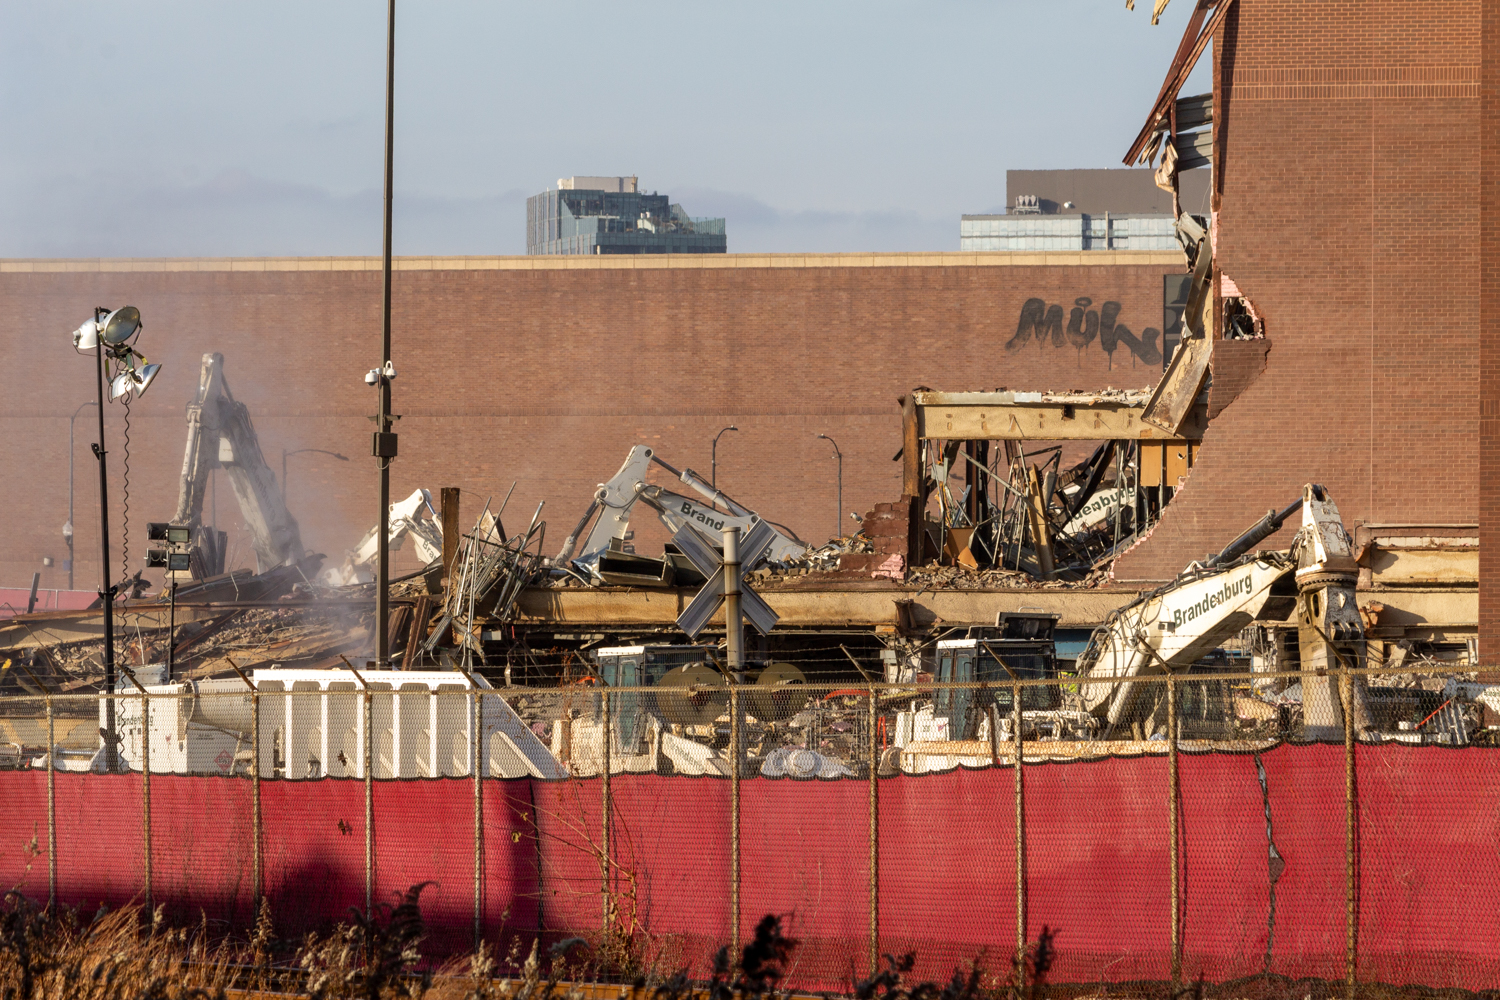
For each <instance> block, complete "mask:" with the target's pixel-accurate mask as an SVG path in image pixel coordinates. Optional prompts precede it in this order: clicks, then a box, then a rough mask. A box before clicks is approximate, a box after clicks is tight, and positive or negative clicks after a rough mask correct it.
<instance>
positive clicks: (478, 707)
mask: <svg viewBox="0 0 1500 1000" xmlns="http://www.w3.org/2000/svg"><path fill="white" fill-rule="evenodd" d="M472 690H473V692H474V950H475V951H476V952H477V951H478V950H479V943H480V942H481V941H483V940H484V779H483V775H484V695H483V693H482V692H481V690H480V689H479V688H478V687H473V688H472Z"/></svg>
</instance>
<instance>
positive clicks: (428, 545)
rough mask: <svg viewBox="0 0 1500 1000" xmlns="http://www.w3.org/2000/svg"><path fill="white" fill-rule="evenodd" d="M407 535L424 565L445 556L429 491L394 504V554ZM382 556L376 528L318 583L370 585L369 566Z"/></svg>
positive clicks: (391, 535) (378, 528)
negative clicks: (413, 540)
mask: <svg viewBox="0 0 1500 1000" xmlns="http://www.w3.org/2000/svg"><path fill="white" fill-rule="evenodd" d="M407 535H410V536H411V537H412V538H413V539H415V540H416V549H417V558H418V559H420V560H421V561H422V562H423V563H424V564H425V563H430V562H432V561H433V560H434V559H436V558H437V557H438V556H440V555H442V554H443V523H442V521H441V520H440V519H439V518H438V515H437V509H436V508H435V507H433V505H432V494H431V493H429V492H428V491H427V490H422V489H419V490H415V491H413V492H412V495H411V496H409V497H407V498H406V499H405V500H398V501H397V502H396V503H393V504H391V516H390V535H389V538H390V544H391V551H392V552H395V551H398V550H399V549H400V548H401V543H402V542H404V541H405V540H406V536H407ZM379 554H380V525H378V524H377V525H375V526H374V527H372V528H371V529H370V530H369V531H367V532H365V537H363V538H361V539H360V540H359V544H358V545H356V546H354V548H352V549H350V550H349V551H348V553H347V554H346V555H345V556H344V561H343V563H342V564H341V565H338V566H330V567H328V568H327V569H325V570H324V571H323V572H322V573H320V574H319V575H318V582H319V583H322V584H325V585H327V586H330V587H347V586H350V585H351V584H356V583H369V582H370V581H371V580H373V579H375V574H374V573H372V572H371V571H370V568H369V567H370V564H371V563H373V562H374V561H375V557H376V556H378V555H379Z"/></svg>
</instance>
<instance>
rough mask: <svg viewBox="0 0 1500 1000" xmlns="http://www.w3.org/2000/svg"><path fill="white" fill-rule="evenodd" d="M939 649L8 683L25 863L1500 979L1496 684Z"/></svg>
mask: <svg viewBox="0 0 1500 1000" xmlns="http://www.w3.org/2000/svg"><path fill="white" fill-rule="evenodd" d="M959 652H961V651H958V652H954V653H953V654H952V655H954V656H957V655H958V654H959ZM975 655H977V651H976V653H975ZM941 658H942V653H941V651H940V652H939V656H938V659H937V661H936V662H935V663H934V667H933V672H934V673H936V674H937V675H938V678H939V679H938V680H927V679H926V678H927V676H929V675H928V674H927V673H923V674H920V675H918V679H916V680H912V681H909V682H905V683H885V682H878V681H875V680H874V679H873V678H871V679H865V680H862V681H860V682H859V683H857V684H850V683H844V684H834V683H816V684H814V683H806V682H804V681H801V680H799V679H798V678H797V677H796V676H795V675H794V674H793V673H791V672H786V673H784V674H778V673H777V672H776V665H775V664H772V665H770V666H768V667H767V668H766V669H765V670H763V671H761V672H760V673H759V674H758V680H759V681H760V682H759V683H756V684H752V685H733V684H731V683H729V682H728V681H727V680H726V679H725V676H724V675H723V674H722V673H720V672H718V671H717V670H716V669H715V668H714V667H713V666H712V665H711V664H709V663H704V662H692V663H684V664H668V665H667V666H666V667H665V668H663V670H661V671H658V673H659V674H660V676H650V675H648V674H645V673H642V672H637V673H635V674H630V673H628V672H625V673H621V672H618V671H617V672H616V673H615V674H614V675H613V677H611V676H610V675H609V673H608V672H607V671H601V672H600V673H601V675H602V681H603V683H604V684H608V682H609V681H610V680H611V679H613V680H616V681H621V680H625V681H633V682H639V683H631V684H623V683H621V684H614V685H612V686H601V684H600V680H601V678H594V679H593V680H592V681H591V682H589V683H578V684H569V685H564V686H560V687H554V688H508V689H494V688H490V687H488V686H487V685H486V684H485V682H484V681H483V680H480V679H477V678H471V676H470V675H468V674H465V673H463V672H461V671H450V672H443V673H439V672H412V673H405V674H403V673H399V672H384V673H375V672H363V673H357V672H354V671H345V672H334V671H295V670H285V671H276V670H272V671H256V672H255V674H254V675H253V677H246V678H243V679H231V680H228V681H223V680H216V681H199V682H177V683H172V684H162V685H147V687H146V688H145V689H143V690H138V689H132V690H131V691H130V692H122V693H119V694H117V695H115V696H114V697H101V696H97V695H65V694H56V695H52V696H48V697H21V698H6V699H0V721H3V722H4V723H5V724H6V725H7V726H8V731H9V732H10V733H11V734H12V735H13V736H15V737H16V739H17V742H16V743H15V744H13V745H12V749H11V750H10V752H9V755H8V756H7V757H5V758H3V761H4V763H6V764H7V765H10V766H8V768H7V769H6V770H4V771H0V885H3V886H4V887H5V888H14V889H15V890H17V891H19V892H21V893H23V894H25V895H26V896H29V897H31V898H34V899H50V900H54V901H56V902H58V903H63V904H67V905H71V906H75V907H79V908H81V909H82V910H83V911H84V913H85V914H89V913H92V912H94V911H95V910H97V909H98V908H99V907H100V906H101V905H103V906H109V907H117V906H119V905H121V904H124V903H128V902H130V901H132V900H136V901H141V902H145V903H146V904H148V905H158V904H159V905H161V906H163V907H165V908H166V911H167V914H168V915H169V916H170V917H171V918H172V919H174V920H180V921H184V922H193V923H196V922H198V921H199V920H207V921H208V922H209V923H210V925H212V926H217V927H220V928H222V929H223V930H224V931H225V932H228V933H239V932H243V931H244V930H245V929H246V928H247V927H249V926H250V925H251V924H252V923H253V920H254V917H255V914H256V912H257V908H258V906H259V903H260V900H261V899H262V898H264V899H265V900H267V901H268V902H269V905H270V908H271V912H272V915H273V919H274V922H275V925H276V928H277V931H278V933H279V934H280V935H281V936H283V937H295V936H297V935H300V934H301V933H303V932H305V931H309V930H314V929H317V928H319V927H324V926H326V925H328V924H330V923H333V922H336V921H339V920H343V919H347V916H348V912H349V908H350V907H358V908H360V909H365V908H367V907H369V906H371V905H372V904H375V905H378V904H381V903H385V902H389V901H391V900H392V899H393V898H394V896H395V894H397V893H401V892H404V891H405V890H406V889H407V888H408V887H410V886H413V885H417V884H423V883H425V884H426V888H425V889H424V891H423V894H422V897H421V899H422V911H423V915H424V918H425V919H426V921H427V924H428V926H429V936H428V939H427V943H426V944H425V945H424V950H425V951H426V952H427V953H428V954H430V955H434V956H441V955H443V954H456V953H461V952H464V951H466V950H468V949H469V948H470V947H472V945H473V944H474V942H475V941H476V940H478V939H481V938H482V939H484V940H487V941H489V942H490V944H491V945H492V946H493V947H497V948H498V951H499V953H500V954H501V955H502V956H504V955H507V954H512V955H514V954H515V952H512V950H511V949H512V946H513V945H515V944H517V943H519V955H520V957H521V958H524V957H525V954H526V953H527V952H528V951H529V950H530V942H531V940H532V939H533V938H535V937H537V936H541V937H543V939H544V940H552V939H555V938H558V937H562V936H573V935H578V936H582V937H584V938H586V939H588V940H590V941H591V942H594V943H595V944H596V946H599V947H610V948H614V949H616V950H617V951H618V952H619V953H620V954H621V955H625V956H626V958H628V962H624V961H623V960H622V964H629V963H632V962H633V963H634V964H635V967H637V968H641V969H652V968H654V969H656V970H658V971H671V970H674V969H676V968H682V967H686V968H687V969H689V971H690V973H691V974H692V975H694V976H696V977H699V978H703V977H706V976H707V974H708V970H709V965H710V962H711V959H712V955H713V953H714V952H715V951H716V950H717V949H718V948H719V947H720V946H721V945H723V944H725V943H727V942H729V941H731V940H744V939H746V938H748V937H749V936H750V935H751V933H752V932H753V929H754V926H755V924H756V922H757V921H758V920H759V919H760V918H761V917H763V916H764V915H766V914H777V915H780V916H782V917H783V920H784V926H785V927H786V929H787V932H788V933H789V934H791V935H792V936H793V937H795V938H797V939H798V940H799V941H800V942H801V944H800V946H799V948H798V949H797V951H796V956H795V960H794V968H793V969H792V970H791V977H790V983H789V985H791V986H794V987H796V988H799V989H804V990H840V991H842V990H847V989H848V988H849V985H850V982H851V977H860V976H863V975H865V974H867V973H868V971H869V970H870V969H871V967H872V966H874V965H875V964H876V963H877V961H878V960H879V956H880V955H882V954H892V955H901V954H904V953H906V952H914V953H915V954H916V956H917V965H916V968H915V970H914V972H915V974H917V975H919V976H923V977H926V978H933V979H939V980H946V979H947V977H948V976H949V975H950V974H951V973H952V971H953V970H954V969H955V968H956V967H962V966H965V965H966V964H967V963H969V962H970V961H972V960H974V959H976V958H979V959H980V960H981V961H982V962H983V963H984V964H985V966H986V968H987V969H988V970H989V971H990V972H991V973H992V974H993V975H995V976H997V977H999V978H1001V979H1005V978H1008V977H1009V975H1010V974H1011V963H1012V960H1013V957H1014V956H1015V955H1016V953H1017V950H1018V949H1024V948H1025V947H1027V944H1028V942H1033V943H1034V942H1035V941H1036V940H1037V939H1038V937H1039V936H1040V935H1041V934H1042V932H1043V928H1044V927H1045V928H1048V929H1049V930H1050V931H1051V932H1052V933H1053V934H1054V935H1055V936H1054V937H1053V944H1054V947H1055V949H1056V960H1055V962H1054V964H1053V966H1052V969H1051V971H1050V972H1049V976H1048V978H1049V979H1050V980H1051V981H1052V982H1054V983H1081V984H1100V983H1103V984H1117V983H1128V982H1135V981H1153V982H1168V981H1176V982H1183V983H1186V982H1190V981H1194V980H1198V979H1199V978H1202V979H1203V980H1204V981H1205V982H1206V983H1208V984H1210V985H1211V986H1215V985H1217V986H1222V984H1230V988H1229V991H1228V992H1226V995H1235V996H1240V995H1243V994H1242V993H1235V992H1232V991H1233V990H1234V989H1237V988H1238V984H1242V983H1243V982H1244V981H1245V980H1249V979H1255V978H1257V977H1259V978H1262V979H1265V980H1266V981H1267V982H1276V983H1290V982H1293V981H1296V980H1300V979H1303V978H1307V977H1312V978H1315V979H1319V980H1325V981H1329V982H1332V983H1347V984H1348V985H1349V988H1350V989H1354V988H1355V987H1356V984H1366V985H1369V984H1395V985H1404V984H1421V985H1424V986H1427V987H1434V988H1446V987H1461V988H1467V989H1475V990H1477V989H1488V988H1490V987H1492V986H1493V985H1494V982H1495V979H1496V976H1497V973H1500V929H1497V927H1500V924H1497V922H1496V921H1495V920H1494V919H1493V917H1494V914H1495V912H1496V909H1497V907H1500V878H1497V876H1500V850H1497V836H1500V835H1497V822H1500V821H1497V817H1500V781H1497V780H1496V778H1497V777H1500V773H1497V772H1500V763H1497V762H1500V757H1497V751H1496V750H1495V749H1494V748H1493V746H1491V745H1487V744H1488V743H1489V742H1490V738H1491V737H1492V736H1493V735H1494V734H1495V732H1496V731H1497V730H1496V729H1495V728H1493V727H1494V726H1495V725H1497V724H1500V716H1495V715H1494V709H1493V708H1492V707H1491V705H1490V702H1491V700H1496V703H1497V704H1500V699H1491V688H1490V687H1489V686H1488V685H1485V684H1481V683H1479V682H1477V681H1476V680H1475V676H1476V675H1475V674H1473V673H1465V672H1463V671H1462V670H1461V669H1460V668H1454V669H1452V670H1444V669H1443V668H1438V667H1432V668H1431V669H1430V670H1429V671H1428V672H1426V673H1423V674H1420V675H1419V674H1403V675H1399V676H1374V675H1373V673H1374V672H1373V671H1349V672H1339V671H1334V672H1330V673H1326V674H1320V675H1311V674H1309V675H1302V674H1295V673H1293V674H1265V673H1249V672H1246V673H1233V672H1220V673H1214V674H1200V673H1193V674H1187V675H1180V676H1176V677H1163V676H1154V677H1145V678H1136V679H1134V680H1133V681H1132V683H1133V684H1134V685H1135V687H1134V688H1133V689H1132V691H1131V692H1130V695H1129V697H1128V698H1121V699H1116V700H1113V701H1111V700H1106V702H1107V703H1108V704H1114V703H1116V702H1118V703H1119V704H1120V705H1122V706H1123V707H1122V709H1121V712H1120V713H1119V714H1118V715H1117V716H1116V717H1114V718H1113V719H1112V718H1111V716H1110V713H1109V712H1108V711H1102V712H1101V711H1098V710H1096V711H1087V710H1085V708H1084V707H1083V705H1084V704H1085V703H1086V700H1085V698H1084V697H1083V695H1084V693H1085V688H1086V687H1088V686H1092V685H1105V684H1108V685H1113V684H1115V683H1117V682H1113V681H1109V682H1105V681H1092V680H1089V681H1085V680H1082V679H1079V678H1068V677H1062V678H1058V677H1056V676H1052V677H1042V676H1031V675H1029V671H1028V669H1027V667H1026V665H1025V663H1024V662H1020V661H1017V662H1014V663H1010V665H1009V667H1008V668H1007V673H1006V675H1004V676H1001V677H993V676H992V677H991V678H990V679H989V680H969V681H963V682H958V681H953V680H951V679H944V677H945V676H946V677H947V678H952V677H961V676H969V677H983V676H985V673H984V671H982V670H968V671H967V672H965V671H964V670H960V669H958V666H959V665H958V664H957V662H956V661H955V662H953V663H950V664H949V666H948V669H949V673H947V674H946V675H944V669H945V668H944V666H943V664H942V662H941ZM1007 662H1009V661H1007ZM970 666H973V665H972V664H971V665H970ZM620 670H624V668H623V667H621V668H620ZM1010 670H1014V673H1013V674H1011V673H1009V671H1010ZM1299 686H1300V687H1301V688H1303V689H1304V692H1308V691H1311V689H1312V688H1313V687H1314V686H1321V688H1322V690H1323V692H1324V694H1327V695H1329V696H1330V697H1329V698H1324V699H1323V700H1322V701H1321V702H1317V704H1319V705H1321V706H1322V707H1321V709H1320V711H1324V712H1331V713H1332V714H1331V715H1330V716H1329V717H1327V718H1319V719H1312V718H1304V717H1303V716H1304V714H1308V713H1310V712H1311V709H1310V708H1309V709H1308V712H1307V713H1304V709H1303V705H1304V704H1306V705H1308V706H1311V705H1313V704H1314V703H1315V699H1313V698H1312V696H1311V694H1308V693H1304V692H1299V691H1298V690H1297V689H1298V688H1299ZM1494 690H1495V692H1496V693H1497V694H1500V688H1496V689H1494ZM1330 698H1331V700H1330ZM1098 700H1099V699H1097V698H1096V699H1092V701H1095V702H1097V701H1098ZM1346 720H1348V721H1347V722H1346ZM1330 723H1331V724H1332V725H1333V726H1334V727H1335V736H1334V738H1332V739H1329V738H1327V736H1328V728H1329V724H1330ZM110 733H113V734H115V735H114V736H113V738H111V737H109V736H108V735H107V734H110ZM1173 733H1175V734H1176V736H1177V738H1176V739H1171V738H1169V735H1170V734H1173ZM1310 734H1311V735H1316V736H1318V737H1319V738H1318V739H1309V738H1307V737H1308V736H1309V735H1310ZM1304 992H1306V991H1305V990H1301V988H1300V987H1299V988H1298V992H1297V993H1296V995H1297V996H1299V997H1300V996H1302V995H1303V993H1304ZM1320 995H1321V993H1320Z"/></svg>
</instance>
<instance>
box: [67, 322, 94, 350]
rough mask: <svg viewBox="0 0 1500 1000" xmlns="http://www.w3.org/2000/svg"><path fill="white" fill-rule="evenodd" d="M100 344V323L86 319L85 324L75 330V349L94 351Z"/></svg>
mask: <svg viewBox="0 0 1500 1000" xmlns="http://www.w3.org/2000/svg"><path fill="white" fill-rule="evenodd" d="M98 346H99V324H98V323H96V322H95V321H94V320H91V319H86V320H84V321H83V325H82V326H80V327H79V328H78V329H76V330H74V331H73V349H74V350H76V351H92V350H93V349H94V348H96V347H98Z"/></svg>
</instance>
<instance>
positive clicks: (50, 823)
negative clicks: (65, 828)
mask: <svg viewBox="0 0 1500 1000" xmlns="http://www.w3.org/2000/svg"><path fill="white" fill-rule="evenodd" d="M56 757H57V736H56V735H55V734H54V732H53V726H52V697H51V695H48V697H47V909H49V910H51V909H55V908H56V906H57V781H56V776H57V762H56V760H55V758H56Z"/></svg>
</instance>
